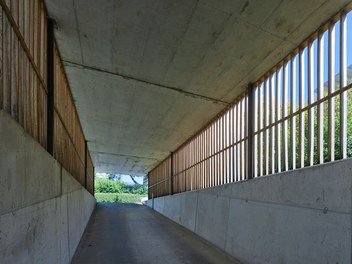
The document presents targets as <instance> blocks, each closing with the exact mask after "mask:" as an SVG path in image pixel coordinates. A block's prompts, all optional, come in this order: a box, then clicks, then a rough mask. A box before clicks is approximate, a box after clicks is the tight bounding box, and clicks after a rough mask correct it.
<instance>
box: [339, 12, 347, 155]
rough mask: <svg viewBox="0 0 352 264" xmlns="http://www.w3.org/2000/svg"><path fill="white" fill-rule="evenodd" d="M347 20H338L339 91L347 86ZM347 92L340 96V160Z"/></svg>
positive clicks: (344, 145) (344, 152) (343, 150)
mask: <svg viewBox="0 0 352 264" xmlns="http://www.w3.org/2000/svg"><path fill="white" fill-rule="evenodd" d="M346 48H347V18H346V15H345V14H344V15H342V16H341V19H340V72H341V78H340V89H342V88H343V87H345V86H346V85H347V49H346ZM346 102H347V92H343V93H341V95H340V158H341V159H345V158H347V103H346Z"/></svg>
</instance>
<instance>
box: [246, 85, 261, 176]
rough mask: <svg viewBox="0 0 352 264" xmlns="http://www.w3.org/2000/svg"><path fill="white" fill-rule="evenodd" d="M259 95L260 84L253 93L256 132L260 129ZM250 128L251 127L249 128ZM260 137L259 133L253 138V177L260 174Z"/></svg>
mask: <svg viewBox="0 0 352 264" xmlns="http://www.w3.org/2000/svg"><path fill="white" fill-rule="evenodd" d="M258 95H259V86H257V87H255V88H254V94H253V97H254V98H253V107H254V110H253V111H254V113H253V115H252V118H253V122H252V123H253V132H252V133H255V132H257V131H258V116H259V107H258V106H259V105H258V103H259V101H258ZM248 108H249V109H250V108H251V104H250V103H248ZM248 130H249V129H248ZM258 138H259V135H258V134H256V135H255V136H254V138H253V140H254V141H253V155H252V157H253V177H257V176H258ZM248 175H250V172H249V171H248Z"/></svg>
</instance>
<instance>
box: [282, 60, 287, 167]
mask: <svg viewBox="0 0 352 264" xmlns="http://www.w3.org/2000/svg"><path fill="white" fill-rule="evenodd" d="M282 71H283V82H282V117H286V116H287V94H288V64H287V63H285V64H284V66H283V69H282ZM282 147H283V151H282V161H283V163H284V164H283V165H284V166H283V167H284V170H285V171H287V170H288V144H287V120H285V121H284V122H283V124H282Z"/></svg>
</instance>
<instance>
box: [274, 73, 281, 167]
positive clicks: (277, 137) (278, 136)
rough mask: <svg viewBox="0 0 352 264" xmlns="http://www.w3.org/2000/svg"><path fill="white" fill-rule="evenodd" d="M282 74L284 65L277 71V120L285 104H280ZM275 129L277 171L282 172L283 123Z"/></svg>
mask: <svg viewBox="0 0 352 264" xmlns="http://www.w3.org/2000/svg"><path fill="white" fill-rule="evenodd" d="M282 75H283V67H281V68H279V69H278V70H277V71H276V95H275V99H276V102H275V106H276V116H275V120H276V121H279V120H280V119H281V109H282V108H283V105H280V103H281V101H282V98H281V97H282V96H281V90H282ZM275 128H276V131H275V147H276V149H275V154H276V156H275V159H276V168H275V171H276V172H281V124H280V123H278V124H277V125H276V126H275Z"/></svg>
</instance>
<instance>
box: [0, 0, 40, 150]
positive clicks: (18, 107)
mask: <svg viewBox="0 0 352 264" xmlns="http://www.w3.org/2000/svg"><path fill="white" fill-rule="evenodd" d="M1 6H2V8H1V10H0V16H1V18H0V46H1V51H2V52H0V64H1V73H0V78H1V80H0V108H1V109H3V110H5V111H7V112H8V113H9V114H10V115H11V116H12V117H13V118H14V119H15V120H16V121H17V122H19V123H20V124H21V126H22V127H23V128H24V129H25V130H26V131H27V132H28V133H29V134H30V135H31V136H32V137H33V138H34V139H35V140H37V141H38V142H39V143H40V144H41V145H42V146H43V147H45V144H46V94H47V89H46V83H45V80H46V67H45V63H46V45H45V43H46V41H45V40H46V14H45V8H44V4H43V3H42V2H41V1H39V0H35V1H20V0H11V1H6V3H5V2H4V1H1Z"/></svg>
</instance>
